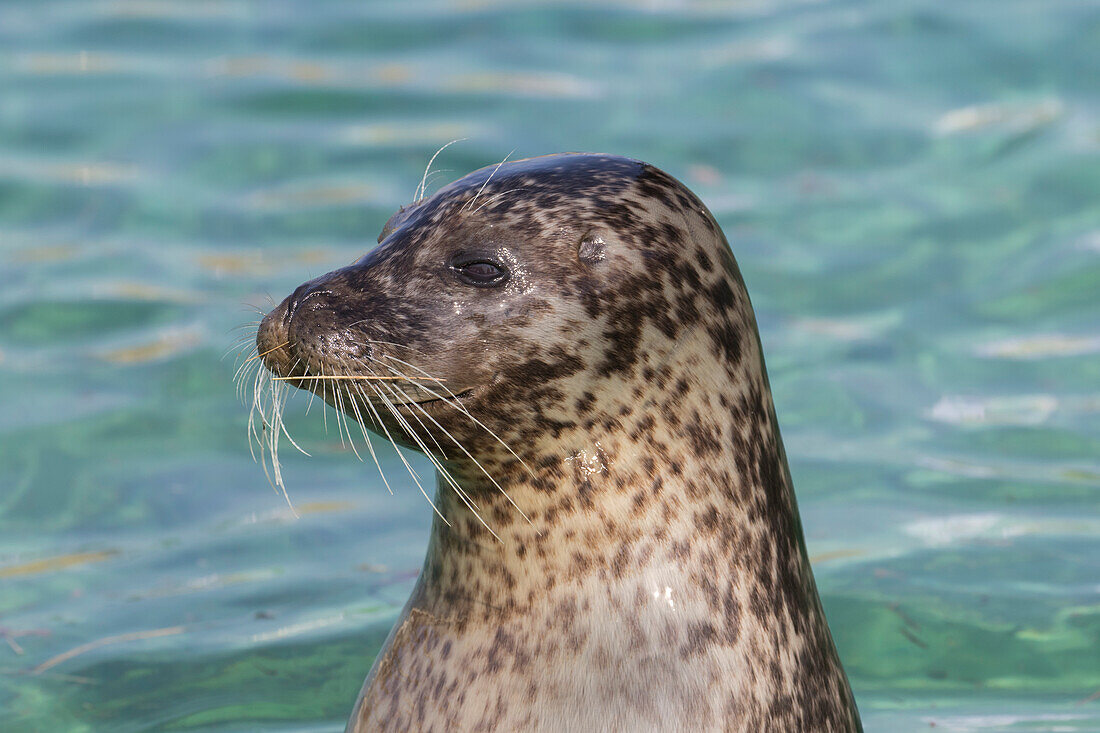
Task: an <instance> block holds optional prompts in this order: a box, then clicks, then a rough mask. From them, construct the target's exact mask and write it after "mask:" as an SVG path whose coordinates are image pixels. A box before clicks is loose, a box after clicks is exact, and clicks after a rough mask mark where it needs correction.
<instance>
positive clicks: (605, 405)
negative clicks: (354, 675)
mask: <svg viewBox="0 0 1100 733" xmlns="http://www.w3.org/2000/svg"><path fill="white" fill-rule="evenodd" d="M380 241H381V245H380V246H379V247H377V248H376V249H374V250H373V251H372V252H370V253H369V254H368V255H367V256H365V257H364V258H363V259H361V260H359V261H358V262H356V263H355V264H353V265H351V266H349V267H346V268H343V269H340V270H336V271H335V272H332V273H329V274H327V275H324V276H322V277H320V278H317V279H316V280H313V281H310V282H308V283H306V284H304V285H303V286H301V287H300V288H298V290H296V291H295V293H294V294H293V295H292V296H290V297H289V298H288V299H287V300H286V301H284V303H283V304H282V305H280V306H279V307H278V308H277V309H275V310H274V311H273V312H272V313H271V314H269V315H268V317H267V318H266V319H265V321H264V324H263V326H262V327H261V330H260V335H259V347H260V350H261V352H266V351H270V352H271V353H269V354H268V355H267V356H265V357H264V358H265V362H266V364H267V365H268V367H269V368H270V369H271V370H272V371H274V372H276V373H277V374H281V375H283V376H300V375H305V374H318V373H329V374H332V373H345V374H348V373H350V374H355V373H377V369H376V368H374V369H372V366H371V365H372V364H377V363H379V360H383V359H385V358H388V357H389V356H393V357H397V358H400V359H401V360H403V361H404V362H405V363H407V364H412V365H415V367H417V368H418V369H422V370H424V371H425V372H428V373H430V374H431V375H433V376H435V377H438V378H440V379H442V380H445V384H446V385H447V388H448V389H449V390H451V391H452V392H454V393H455V394H456V395H458V396H459V397H458V400H459V401H460V402H461V405H462V406H463V407H464V408H465V409H466V410H468V411H469V413H470V414H471V415H473V416H475V417H476V418H477V419H478V420H479V421H480V422H481V423H482V425H483V427H479V426H478V425H476V424H475V423H473V422H472V421H471V420H469V419H468V418H466V417H465V416H464V415H463V414H462V413H461V412H460V411H459V410H458V409H455V408H454V407H451V406H448V405H446V404H444V403H442V402H441V401H435V402H426V403H425V408H426V409H428V410H430V412H431V415H432V416H433V417H434V419H435V420H436V421H437V425H438V428H437V427H436V426H435V425H432V424H430V423H429V424H428V425H421V426H418V429H419V427H423V428H424V432H425V434H428V433H431V436H430V437H431V438H432V440H433V441H436V442H435V443H430V445H432V446H433V451H434V449H435V447H438V448H439V449H440V450H439V453H438V455H437V457H438V458H439V460H440V461H441V462H442V463H443V464H444V465H445V466H446V467H447V468H448V470H449V471H450V472H451V473H452V474H453V475H454V476H455V477H456V478H457V480H458V482H459V484H460V485H461V487H462V488H463V489H464V490H465V492H466V493H467V494H468V495H469V496H470V497H471V498H472V499H473V500H474V501H475V502H476V505H477V506H478V507H479V508H480V510H481V516H482V517H484V518H485V520H486V522H487V523H488V525H489V526H490V527H491V528H492V530H493V532H495V533H496V534H497V535H498V536H499V537H500V540H499V541H498V540H497V539H494V538H493V536H492V535H491V534H490V533H489V531H488V530H487V529H486V527H485V526H484V525H483V524H482V523H481V522H480V521H478V519H477V518H476V517H475V516H474V514H473V513H472V512H471V510H470V509H469V507H468V506H467V505H466V504H465V503H464V502H463V501H461V500H460V498H459V496H458V495H457V493H456V492H455V491H454V490H453V489H452V488H451V487H449V486H448V485H446V484H443V483H441V484H440V486H439V487H438V490H437V497H436V502H437V505H438V506H439V510H440V512H441V514H442V515H443V517H445V518H446V519H447V521H448V522H449V525H448V524H447V523H445V522H444V521H442V520H441V519H439V518H437V519H436V521H435V524H434V526H433V528H432V535H431V541H430V545H429V548H428V554H427V558H426V560H425V564H424V569H423V571H422V573H421V575H420V579H419V581H418V583H417V586H416V589H415V591H414V592H413V595H412V597H411V598H410V600H409V602H408V604H407V605H406V607H405V609H404V611H403V612H402V614H401V616H400V618H399V619H398V621H397V623H396V625H395V626H394V629H393V632H392V633H391V635H390V638H389V639H388V641H387V642H386V645H385V647H384V648H383V649H382V651H381V652H380V654H379V656H378V658H377V660H376V662H375V664H374V667H373V669H372V670H371V673H370V676H369V677H368V678H367V681H366V683H365V684H364V687H363V692H362V693H361V695H360V699H359V701H358V702H357V704H356V706H355V709H354V714H353V716H352V719H351V720H350V722H349V723H348V730H349V731H376V730H393V731H406V730H418V731H443V730H471V731H495V730H555V731H556V730H576V731H582V730H692V731H704V730H731V731H734V730H735V731H761V730H776V731H852V730H859V729H860V724H859V717H858V713H857V711H856V707H855V704H854V702H853V699H852V695H851V692H850V690H849V687H848V682H847V679H846V677H845V675H844V671H843V669H842V668H841V665H840V662H839V660H838V658H837V654H836V651H835V649H834V646H833V642H832V639H831V637H830V635H829V629H828V626H827V624H826V621H825V616H824V614H823V613H822V609H821V605H820V602H819V600H818V596H817V591H816V589H815V586H814V580H813V575H812V573H811V570H810V565H809V562H808V560H807V556H806V551H805V547H804V543H803V539H802V530H801V526H800V524H799V519H798V511H797V508H796V505H795V498H794V494H793V492H792V488H791V481H790V476H789V472H788V469H787V461H786V457H785V455H784V452H783V446H782V442H781V440H780V437H779V429H778V426H777V424H776V419H775V413H774V410H773V407H772V398H771V392H770V390H769V387H768V381H767V376H766V373H765V369H764V362H763V357H762V354H761V348H760V341H759V337H758V335H757V329H756V323H755V319H754V316H753V312H752V307H751V305H750V303H749V297H748V294H747V292H746V291H745V286H744V283H743V281H742V278H741V275H740V273H739V272H738V269H737V265H736V263H735V262H734V258H733V255H732V254H731V252H730V249H729V246H728V245H727V243H726V239H725V237H724V236H723V234H722V232H721V230H720V229H719V227H718V225H717V224H716V223H715V221H714V219H713V217H712V216H711V215H710V213H709V212H708V211H707V209H706V208H705V207H704V206H703V204H702V203H701V202H700V201H699V199H697V198H696V197H695V196H694V195H693V194H692V193H691V192H690V191H688V190H687V189H686V188H685V187H684V186H683V185H681V184H680V183H679V182H677V181H676V180H675V179H673V178H671V177H670V176H668V175H667V174H665V173H663V172H662V171H660V170H657V169H656V168H654V167H652V166H649V165H646V164H644V163H641V162H638V161H634V160H628V159H624V158H618V157H612V156H605V155H555V156H547V157H543V158H534V159H530V160H525V161H518V162H515V163H507V164H504V165H502V166H500V167H499V168H494V167H490V168H486V169H483V170H480V171H476V172H474V173H471V174H470V175H468V176H466V177H465V178H462V179H461V180H459V181H457V182H455V183H453V184H451V185H450V186H448V187H446V188H444V189H443V190H441V191H440V192H439V193H437V194H436V195H435V196H433V197H432V198H430V199H427V200H425V201H423V202H421V203H419V204H416V205H413V206H410V207H407V208H405V209H402V211H400V212H399V213H398V214H396V215H395V216H394V218H393V219H392V220H391V221H390V223H389V224H387V226H386V229H385V230H384V231H383V235H382V237H380ZM470 253H472V254H474V255H477V254H478V253H483V254H484V255H485V256H487V257H488V256H491V257H493V258H497V259H498V260H500V261H502V262H503V263H506V265H507V267H508V270H509V273H510V277H509V279H508V281H507V283H506V284H505V285H503V286H501V287H499V288H479V287H473V286H470V285H468V284H466V283H464V282H462V281H461V280H460V278H458V277H456V275H455V272H454V270H453V269H452V268H451V264H452V263H453V261H454V259H453V258H454V257H455V256H456V255H460V254H470ZM284 341H285V342H288V345H287V346H284V347H281V348H275V349H274V350H272V347H276V346H277V345H278V344H280V343H282V342H284ZM315 385H316V383H312V384H310V383H307V382H300V383H298V386H303V387H307V388H313V389H316V386H315ZM406 388H407V389H408V390H409V392H410V393H411V394H414V395H417V396H418V398H420V397H425V394H424V393H422V392H419V391H418V390H417V389H416V388H415V387H414V386H413V385H411V384H410V385H407V386H406ZM401 409H402V410H408V409H409V408H407V407H404V408H401ZM409 412H410V414H412V412H411V410H409ZM353 417H354V415H353ZM381 419H383V420H384V421H385V422H386V426H387V427H388V430H389V431H391V432H392V434H393V436H394V437H395V438H396V439H398V440H399V441H401V442H404V443H405V444H406V445H410V446H411V445H414V442H413V441H412V440H411V436H408V435H405V434H404V433H403V431H402V429H401V425H400V424H399V423H398V422H397V421H395V420H393V419H392V418H388V417H386V416H381ZM375 429H378V426H375ZM444 429H445V430H446V431H447V433H449V434H450V435H452V436H454V437H455V438H456V439H457V440H458V441H460V442H461V443H463V445H464V446H465V447H466V448H467V449H468V450H469V451H470V452H471V454H473V455H474V456H476V458H477V459H478V461H479V462H480V463H481V464H482V465H483V466H484V467H485V468H486V469H487V471H488V472H489V473H490V474H492V476H493V477H494V478H495V479H496V480H497V482H499V484H500V486H501V487H503V488H504V489H505V490H506V491H507V494H508V495H509V496H510V497H511V499H512V500H514V501H515V502H516V504H517V505H518V506H519V507H520V508H521V509H522V510H523V512H524V513H525V514H526V515H527V517H529V521H527V520H525V519H524V518H523V516H521V514H520V513H519V512H518V511H517V510H516V508H515V507H514V506H513V505H512V504H511V503H510V502H509V500H508V499H507V498H506V497H505V496H504V495H503V494H502V492H501V491H500V490H499V489H498V488H497V487H496V486H494V485H493V484H492V483H491V482H490V481H489V480H488V479H487V478H486V477H485V475H484V474H483V473H481V471H480V470H478V469H477V468H476V467H475V466H474V464H473V463H472V461H470V460H469V459H467V458H466V457H465V456H464V455H462V454H461V453H460V452H459V451H457V450H455V449H453V445H452V444H450V443H449V438H448V437H447V434H446V433H444V432H443V430H444ZM490 431H492V433H495V434H496V435H497V436H499V437H500V438H501V439H502V440H503V442H505V443H507V444H508V445H509V446H510V447H511V448H512V449H513V450H514V451H515V453H516V455H513V454H512V453H510V452H508V451H506V450H505V449H504V448H503V447H502V445H501V443H500V442H498V441H496V440H494V439H493V438H492V436H491V434H490ZM444 454H445V455H444Z"/></svg>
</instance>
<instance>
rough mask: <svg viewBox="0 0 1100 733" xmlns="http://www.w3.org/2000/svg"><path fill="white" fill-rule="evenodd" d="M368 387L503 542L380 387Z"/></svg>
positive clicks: (481, 519)
mask: <svg viewBox="0 0 1100 733" xmlns="http://www.w3.org/2000/svg"><path fill="white" fill-rule="evenodd" d="M368 386H369V387H370V388H371V390H372V391H373V392H374V394H375V395H377V397H378V399H380V400H381V401H382V404H383V405H385V406H386V409H388V410H389V411H390V414H391V415H393V417H394V419H396V420H397V423H398V425H400V426H401V429H402V430H404V431H405V433H406V434H408V435H409V437H411V438H412V439H413V442H415V443H416V445H417V446H418V447H419V448H420V451H421V452H422V453H423V454H424V455H425V456H427V457H428V460H429V461H431V463H432V465H433V466H434V467H435V469H436V470H437V471H439V475H440V476H441V477H442V478H443V480H444V481H446V482H447V484H448V485H450V486H451V487H452V488H454V489H455V493H457V494H458V497H459V499H461V500H462V503H463V504H465V505H466V507H467V508H468V509H469V510H470V511H471V512H473V515H474V516H475V517H477V520H478V521H479V522H480V523H481V525H482V526H483V527H485V529H486V530H488V532H489V534H491V535H493V537H495V538H496V539H497V540H498V541H502V542H503V540H501V539H500V536H499V535H497V533H496V532H494V531H493V528H492V527H490V526H489V524H488V523H487V522H486V521H485V519H484V518H483V517H482V516H481V512H480V511H479V507H478V505H477V503H476V502H474V500H473V499H472V498H471V497H470V496H469V495H468V494H467V493H466V492H465V491H463V489H462V487H461V486H459V485H458V482H457V481H455V480H454V478H453V477H452V476H451V473H450V471H448V470H447V469H446V468H444V467H443V464H442V463H440V461H439V459H438V458H436V457H435V456H434V455H432V452H431V451H430V450H428V446H427V445H425V444H424V440H423V439H422V438H421V437H420V436H419V435H418V434H417V432H416V431H415V430H413V429H412V425H410V424H409V422H408V420H406V419H405V418H404V416H402V415H401V413H400V412H399V411H398V410H397V408H396V407H394V405H393V403H392V402H391V401H390V400H389V399H388V398H387V397H386V396H385V395H384V394H382V391H381V388H380V386H379V385H375V384H370V383H368ZM382 386H387V385H382ZM422 425H423V423H422ZM425 429H427V428H425Z"/></svg>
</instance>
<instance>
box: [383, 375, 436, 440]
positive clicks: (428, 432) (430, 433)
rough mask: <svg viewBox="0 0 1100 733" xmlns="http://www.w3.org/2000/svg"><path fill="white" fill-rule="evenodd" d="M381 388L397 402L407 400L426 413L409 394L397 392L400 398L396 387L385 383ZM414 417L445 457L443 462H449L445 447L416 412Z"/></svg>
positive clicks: (413, 414)
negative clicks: (395, 389)
mask: <svg viewBox="0 0 1100 733" xmlns="http://www.w3.org/2000/svg"><path fill="white" fill-rule="evenodd" d="M382 378H383V377H380V379H382ZM395 379H400V377H395ZM381 386H382V387H383V388H385V390H386V391H387V392H389V393H390V395H392V396H393V397H394V399H395V400H398V401H400V400H401V398H402V397H403V398H404V399H405V400H407V402H406V404H407V405H408V404H411V405H415V406H416V407H418V408H420V411H421V412H424V408H422V407H420V405H417V404H416V403H415V402H413V401H412V400H411V399H410V398H409V396H408V395H407V394H405V393H404V392H402V391H401V390H400V389H398V390H397V392H400V396H399V395H398V394H397V392H395V391H394V385H392V384H387V383H383V384H382V385H381ZM425 414H426V413H425ZM412 416H413V419H415V420H416V422H417V423H419V425H420V427H421V428H423V429H424V432H426V433H427V434H428V437H429V438H431V439H432V442H433V443H434V444H435V447H436V448H438V449H439V454H440V455H441V456H443V460H447V451H445V450H443V446H441V445H440V444H439V441H438V440H436V439H435V436H434V435H432V432H431V431H430V430H428V426H427V425H425V424H424V421H423V420H421V419H420V417H419V416H418V415H417V414H416V413H415V412H413V413H412ZM430 417H431V416H430V415H429V418H430Z"/></svg>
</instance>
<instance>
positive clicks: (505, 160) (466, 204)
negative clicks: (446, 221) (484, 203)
mask: <svg viewBox="0 0 1100 733" xmlns="http://www.w3.org/2000/svg"><path fill="white" fill-rule="evenodd" d="M514 152H516V149H515V148H512V150H511V152H509V153H508V155H505V156H504V160H502V161H500V162H499V163H497V167H496V168H493V172H492V173H490V174H489V177H488V178H486V179H485V182H484V183H482V184H481V188H479V189H478V190H477V193H475V194H474V197H473V198H472V199H470V200H469V201H467V202H466V203H465V204H463V205H462V208H461V209H459V211H465V210H466V209H467V208H468V207H470V206H472V205H473V203H474V202H475V201H477V197H478V196H480V195H481V192H482V191H484V190H485V187H486V186H488V185H489V181H491V180H493V176H495V175H496V174H497V171H499V170H500V167H501V166H502V165H504V164H505V163H507V162H508V159H509V158H511V157H512V153H514Z"/></svg>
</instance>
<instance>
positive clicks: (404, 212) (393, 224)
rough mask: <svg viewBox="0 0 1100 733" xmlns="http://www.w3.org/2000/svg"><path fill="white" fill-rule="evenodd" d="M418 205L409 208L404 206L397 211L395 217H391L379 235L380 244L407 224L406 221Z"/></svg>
mask: <svg viewBox="0 0 1100 733" xmlns="http://www.w3.org/2000/svg"><path fill="white" fill-rule="evenodd" d="M416 207H417V204H409V205H408V206H402V207H401V208H400V209H398V210H397V213H395V214H394V215H393V216H391V217H390V219H389V221H387V222H386V225H385V226H384V227H382V231H381V232H380V233H379V235H378V243H379V244H382V240H384V239H385V238H386V237H388V236H390V235H391V234H393V231H394V230H395V229H397V227H399V226H401V225H402V224H404V223H405V220H406V219H408V218H409V215H410V214H412V213H413V211H414V210H415V209H416Z"/></svg>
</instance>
